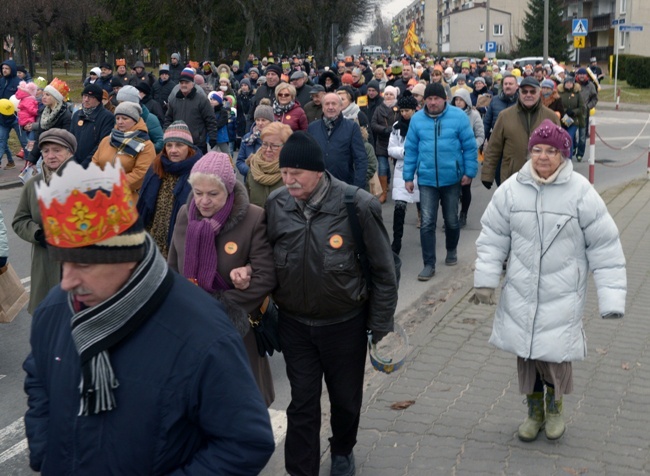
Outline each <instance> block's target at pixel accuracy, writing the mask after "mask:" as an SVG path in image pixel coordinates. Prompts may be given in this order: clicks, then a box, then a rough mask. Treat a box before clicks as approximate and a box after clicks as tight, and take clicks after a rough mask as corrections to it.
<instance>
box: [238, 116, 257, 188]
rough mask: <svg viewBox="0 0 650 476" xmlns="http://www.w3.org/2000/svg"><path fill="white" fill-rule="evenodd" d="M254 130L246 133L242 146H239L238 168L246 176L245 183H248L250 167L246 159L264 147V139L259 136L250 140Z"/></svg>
mask: <svg viewBox="0 0 650 476" xmlns="http://www.w3.org/2000/svg"><path fill="white" fill-rule="evenodd" d="M251 134H253V130H252V129H251V131H250V132H249V133H248V134H246V135H245V136H244V138H243V139H242V140H241V146H240V147H239V154H237V170H239V173H240V174H242V176H243V177H244V183H246V176H247V175H248V171H249V169H250V167H248V165H246V159H248V158H249V157H250V156H251V155H253V154H254V153H255V152H257V151H258V150H259V148H260V147H262V139H261V138H259V137H257V138H256V139H254V140H253V141H252V142H251V140H250V137H251Z"/></svg>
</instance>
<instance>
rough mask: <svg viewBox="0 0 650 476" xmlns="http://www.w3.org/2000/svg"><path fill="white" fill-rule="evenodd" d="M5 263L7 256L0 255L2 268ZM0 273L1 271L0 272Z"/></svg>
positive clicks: (0, 266)
mask: <svg viewBox="0 0 650 476" xmlns="http://www.w3.org/2000/svg"><path fill="white" fill-rule="evenodd" d="M6 264H7V257H6V256H0V268H4V267H5V266H6ZM0 274H2V273H0Z"/></svg>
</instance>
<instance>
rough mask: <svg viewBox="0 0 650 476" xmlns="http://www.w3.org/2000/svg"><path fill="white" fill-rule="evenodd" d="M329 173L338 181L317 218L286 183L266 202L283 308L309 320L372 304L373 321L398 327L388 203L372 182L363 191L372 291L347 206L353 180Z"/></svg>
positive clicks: (361, 212)
mask: <svg viewBox="0 0 650 476" xmlns="http://www.w3.org/2000/svg"><path fill="white" fill-rule="evenodd" d="M325 173H327V174H328V175H329V177H330V180H331V186H330V189H329V191H328V192H327V195H326V197H325V199H324V200H323V203H322V206H321V208H320V210H319V211H318V212H316V213H315V214H314V215H313V216H312V217H311V218H310V220H307V219H306V218H305V216H304V215H303V213H302V211H301V210H300V208H299V207H298V205H297V204H296V201H295V200H294V198H293V197H291V195H290V194H289V192H288V191H287V189H286V188H285V187H282V188H280V189H278V190H276V191H274V192H273V193H271V195H270V196H269V198H268V201H267V202H266V215H267V234H268V237H269V241H270V242H271V246H272V247H273V257H274V261H275V270H276V275H277V278H278V287H277V288H276V290H275V292H274V293H273V297H274V299H275V301H276V303H277V304H278V307H279V308H280V311H281V313H282V314H285V315H287V316H289V317H293V318H296V319H298V320H300V321H301V322H303V323H306V324H309V325H314V326H318V325H326V324H331V323H336V322H342V321H345V320H347V319H351V318H353V317H355V316H357V315H359V314H360V313H361V312H364V310H367V326H368V328H369V329H371V330H376V331H382V332H390V331H392V330H393V316H394V314H395V307H396V305H397V282H396V278H395V261H394V258H393V253H392V251H391V248H390V241H389V238H388V234H387V233H386V229H385V227H384V224H383V221H382V216H381V205H380V204H379V202H378V201H377V199H376V198H375V197H373V196H372V195H371V194H369V193H368V192H366V191H364V190H358V191H357V193H356V195H355V207H356V209H357V214H358V216H359V222H360V224H361V228H362V230H363V237H364V241H365V245H366V249H367V255H368V259H369V261H370V268H371V272H372V279H373V288H372V290H371V292H370V293H369V291H368V287H367V286H366V282H365V279H364V278H363V272H362V269H361V265H360V263H359V260H358V259H357V257H356V254H355V243H354V238H353V234H352V230H351V228H350V224H349V221H348V214H347V211H346V207H345V202H344V196H345V188H346V187H347V184H346V183H345V182H342V181H340V180H337V179H335V178H334V177H332V176H331V175H330V174H329V173H328V172H325Z"/></svg>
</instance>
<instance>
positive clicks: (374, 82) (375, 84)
mask: <svg viewBox="0 0 650 476" xmlns="http://www.w3.org/2000/svg"><path fill="white" fill-rule="evenodd" d="M368 89H374V90H375V91H377V92H379V90H380V89H379V81H377V80H376V79H371V80H370V81H368Z"/></svg>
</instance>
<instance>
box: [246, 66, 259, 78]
mask: <svg viewBox="0 0 650 476" xmlns="http://www.w3.org/2000/svg"><path fill="white" fill-rule="evenodd" d="M252 73H255V74H256V75H258V76H259V75H260V70H259V69H257V68H251V69H249V70H248V74H252Z"/></svg>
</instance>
